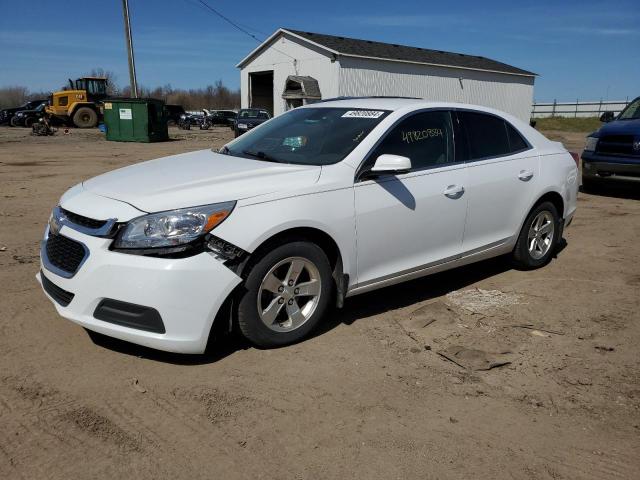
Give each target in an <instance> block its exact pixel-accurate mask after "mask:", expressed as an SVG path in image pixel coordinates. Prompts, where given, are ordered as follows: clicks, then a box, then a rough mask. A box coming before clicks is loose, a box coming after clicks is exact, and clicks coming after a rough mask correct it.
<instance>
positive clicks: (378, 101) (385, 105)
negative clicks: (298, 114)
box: [305, 97, 505, 115]
mask: <svg viewBox="0 0 640 480" xmlns="http://www.w3.org/2000/svg"><path fill="white" fill-rule="evenodd" d="M308 107H328V108H329V107H332V108H366V109H381V110H390V111H397V110H405V109H412V108H415V109H418V108H468V109H472V110H479V111H486V112H490V113H497V114H500V115H505V112H500V111H498V110H495V109H492V108H489V107H483V106H481V105H471V104H468V103H457V102H435V101H432V100H427V99H424V98H409V97H348V98H336V99H328V100H323V101H321V102H317V103H312V104H309V105H305V108H308Z"/></svg>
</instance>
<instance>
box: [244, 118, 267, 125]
mask: <svg viewBox="0 0 640 480" xmlns="http://www.w3.org/2000/svg"><path fill="white" fill-rule="evenodd" d="M267 120H269V119H268V118H236V122H238V123H246V124H248V125H260V124H261V123H264V122H266V121H267Z"/></svg>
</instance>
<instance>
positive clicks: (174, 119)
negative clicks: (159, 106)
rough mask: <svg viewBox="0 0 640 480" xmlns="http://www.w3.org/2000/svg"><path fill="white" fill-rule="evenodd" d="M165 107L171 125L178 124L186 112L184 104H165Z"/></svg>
mask: <svg viewBox="0 0 640 480" xmlns="http://www.w3.org/2000/svg"><path fill="white" fill-rule="evenodd" d="M164 108H165V112H166V115H167V123H168V124H169V125H177V124H178V123H179V122H180V117H181V116H182V115H185V113H186V112H185V111H184V108H182V105H165V106H164Z"/></svg>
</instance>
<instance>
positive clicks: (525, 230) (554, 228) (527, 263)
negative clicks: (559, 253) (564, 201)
mask: <svg viewBox="0 0 640 480" xmlns="http://www.w3.org/2000/svg"><path fill="white" fill-rule="evenodd" d="M560 221H561V220H560V216H559V215H558V210H557V209H556V207H555V205H554V204H553V203H551V202H542V203H541V204H539V205H537V206H536V207H535V208H534V209H533V210H532V211H531V213H529V216H527V219H526V220H525V222H524V225H523V226H522V230H521V231H520V235H519V236H518V241H517V242H516V246H515V248H514V249H513V253H512V259H513V263H514V265H515V266H516V267H517V268H520V269H523V270H533V269H535V268H540V267H543V266H544V265H546V264H547V263H549V261H550V260H551V257H552V256H553V254H554V253H555V251H556V247H557V245H558V241H559V240H560V238H559V237H560V236H561V232H562V228H561V224H560ZM547 224H549V225H551V226H550V227H547ZM541 230H542V231H541ZM534 241H535V243H534Z"/></svg>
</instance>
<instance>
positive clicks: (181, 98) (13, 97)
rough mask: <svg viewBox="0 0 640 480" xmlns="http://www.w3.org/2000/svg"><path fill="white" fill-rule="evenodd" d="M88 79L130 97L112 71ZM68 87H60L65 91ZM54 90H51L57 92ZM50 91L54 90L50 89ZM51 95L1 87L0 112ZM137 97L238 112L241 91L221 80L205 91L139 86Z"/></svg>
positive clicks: (98, 72)
mask: <svg viewBox="0 0 640 480" xmlns="http://www.w3.org/2000/svg"><path fill="white" fill-rule="evenodd" d="M87 76H92V77H105V78H107V94H108V95H109V96H112V97H130V96H131V89H130V88H129V86H125V87H120V86H119V85H118V83H117V78H116V76H115V75H114V74H113V72H111V71H108V70H103V69H101V68H96V69H93V70H91V72H89V74H88V75H87ZM68 86H69V85H68V84H65V85H63V87H65V88H68ZM60 89H61V88H55V89H54V90H60ZM52 91H53V90H52ZM50 93H51V92H36V91H30V90H29V89H28V88H27V87H24V86H20V85H14V86H6V87H0V109H2V108H10V107H17V106H19V105H22V104H24V103H25V102H27V101H30V100H38V99H46V98H48V97H49V94H50ZM138 96H139V97H143V98H157V99H161V100H164V101H165V102H166V103H167V104H174V105H182V106H183V107H184V109H185V110H200V109H202V108H211V109H237V108H240V90H239V89H236V90H232V89H230V88H229V87H227V86H225V85H224V84H223V82H222V80H218V81H217V82H215V83H214V84H213V85H207V86H206V87H204V88H190V89H188V90H187V89H181V88H174V87H172V86H171V85H170V84H167V85H164V86H162V87H155V88H150V87H145V86H138Z"/></svg>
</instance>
